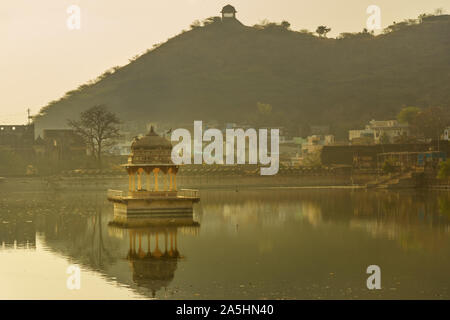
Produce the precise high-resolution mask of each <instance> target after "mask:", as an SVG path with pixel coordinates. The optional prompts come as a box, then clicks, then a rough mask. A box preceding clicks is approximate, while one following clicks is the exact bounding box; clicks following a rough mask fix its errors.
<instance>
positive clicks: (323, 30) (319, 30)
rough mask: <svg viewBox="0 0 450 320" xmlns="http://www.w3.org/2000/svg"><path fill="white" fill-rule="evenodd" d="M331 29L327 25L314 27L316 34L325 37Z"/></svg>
mask: <svg viewBox="0 0 450 320" xmlns="http://www.w3.org/2000/svg"><path fill="white" fill-rule="evenodd" d="M330 31H331V28H328V27H327V26H318V27H317V29H316V32H317V34H318V35H319V37H325V38H326V37H327V33H328V32H330Z"/></svg>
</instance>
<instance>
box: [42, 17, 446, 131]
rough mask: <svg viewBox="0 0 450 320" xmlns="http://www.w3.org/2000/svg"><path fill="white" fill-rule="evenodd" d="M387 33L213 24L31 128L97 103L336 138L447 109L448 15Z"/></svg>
mask: <svg viewBox="0 0 450 320" xmlns="http://www.w3.org/2000/svg"><path fill="white" fill-rule="evenodd" d="M391 29H392V31H391V32H388V33H385V34H383V35H379V36H376V37H374V36H372V35H370V34H368V33H359V34H353V35H347V36H345V37H343V38H339V39H326V38H318V37H315V36H313V35H311V34H308V33H301V32H294V31H290V30H288V29H286V28H283V27H281V26H277V25H268V26H265V27H246V26H243V25H241V24H240V23H238V22H236V23H222V22H220V21H216V22H214V23H211V24H209V25H207V26H204V27H198V28H194V29H193V30H191V31H188V32H184V33H182V34H180V35H178V36H176V37H174V38H172V39H170V40H168V41H167V42H166V43H164V44H162V45H160V46H159V47H157V48H155V49H154V50H151V51H149V52H148V53H146V54H144V55H142V56H140V57H139V58H137V59H136V60H134V61H133V62H131V63H130V64H128V65H126V66H124V67H121V68H118V69H116V71H115V72H113V73H107V74H105V75H103V76H102V77H101V79H100V80H99V81H97V82H96V83H92V84H89V85H84V86H82V87H80V88H79V89H77V90H74V91H72V92H69V93H68V94H66V96H65V97H63V98H62V99H60V100H58V101H54V102H51V103H50V104H49V105H48V106H46V107H44V108H43V109H42V110H41V115H40V116H38V117H37V118H36V120H35V121H36V126H37V127H38V128H47V127H62V126H64V125H65V123H66V119H68V118H73V117H77V116H78V114H79V113H80V111H82V110H84V109H86V108H89V107H91V106H92V105H95V104H106V105H107V106H108V107H109V108H110V109H111V110H112V111H114V112H117V113H118V114H119V116H120V117H121V118H122V119H124V120H133V119H148V120H149V121H171V122H184V123H185V122H190V121H192V120H194V119H197V120H210V119H215V120H220V121H237V122H242V121H256V119H257V116H256V113H257V108H256V104H257V102H262V103H269V104H271V105H272V107H273V113H272V117H271V120H270V121H272V122H274V123H279V124H280V125H292V126H297V125H301V124H319V123H320V124H331V125H332V126H333V127H334V129H335V130H336V131H337V132H338V133H342V134H343V133H344V132H345V129H347V128H348V127H351V126H355V125H360V124H362V123H363V122H364V121H366V120H369V119H372V118H379V119H386V118H392V117H394V116H395V114H396V113H397V112H398V110H399V109H400V108H401V107H402V106H403V105H415V106H419V107H425V106H428V105H440V106H444V107H448V106H450V90H449V89H450V85H449V84H450V18H449V16H440V17H435V18H433V19H426V20H424V21H423V22H422V23H418V24H407V23H400V24H396V25H394V26H392V28H391Z"/></svg>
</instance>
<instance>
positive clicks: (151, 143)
mask: <svg viewBox="0 0 450 320" xmlns="http://www.w3.org/2000/svg"><path fill="white" fill-rule="evenodd" d="M136 149H144V150H149V149H159V150H161V149H170V150H172V144H171V143H170V141H168V140H167V139H165V138H163V137H161V136H160V135H158V134H157V133H156V132H155V131H154V130H153V126H152V127H151V128H150V132H149V133H148V134H147V135H145V136H143V137H140V138H135V140H134V141H133V143H132V144H131V150H136Z"/></svg>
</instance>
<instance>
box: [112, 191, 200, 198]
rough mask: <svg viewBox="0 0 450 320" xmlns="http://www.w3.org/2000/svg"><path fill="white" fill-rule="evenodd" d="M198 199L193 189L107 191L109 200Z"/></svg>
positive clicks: (197, 194)
mask: <svg viewBox="0 0 450 320" xmlns="http://www.w3.org/2000/svg"><path fill="white" fill-rule="evenodd" d="M165 197H177V198H189V199H193V198H194V199H197V198H199V191H198V190H195V189H180V190H178V191H132V192H128V193H125V192H123V191H121V190H111V189H109V190H108V198H109V199H114V198H115V199H117V198H133V199H148V198H165Z"/></svg>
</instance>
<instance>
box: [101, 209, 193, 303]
mask: <svg viewBox="0 0 450 320" xmlns="http://www.w3.org/2000/svg"><path fill="white" fill-rule="evenodd" d="M154 220H155V221H151V219H147V221H146V222H145V223H144V224H142V226H141V227H133V228H123V227H121V226H120V225H115V224H114V221H112V223H111V224H110V229H109V231H110V235H112V236H114V237H117V238H119V239H124V238H128V245H129V249H128V254H127V256H126V259H127V260H128V261H129V262H130V267H131V270H132V275H133V281H134V282H135V283H136V284H137V285H138V286H140V287H144V288H147V289H148V290H149V291H150V292H151V294H152V297H155V295H156V292H157V291H159V290H161V289H162V288H167V287H168V286H169V284H170V283H171V281H172V280H173V278H174V277H175V271H176V269H177V266H178V261H179V260H180V259H183V255H182V254H181V253H180V251H179V250H178V232H182V233H184V234H191V235H198V230H199V227H200V225H199V224H198V223H197V222H195V221H194V220H193V217H190V218H185V217H184V218H171V219H170V220H168V221H161V220H162V219H154ZM141 223H142V222H141Z"/></svg>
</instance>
